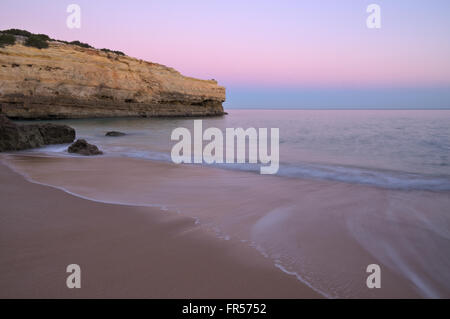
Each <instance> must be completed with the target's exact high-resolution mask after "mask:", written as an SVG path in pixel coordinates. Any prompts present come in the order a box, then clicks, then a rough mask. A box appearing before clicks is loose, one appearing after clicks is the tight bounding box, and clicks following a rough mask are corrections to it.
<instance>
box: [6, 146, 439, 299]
mask: <svg viewBox="0 0 450 319" xmlns="http://www.w3.org/2000/svg"><path fill="white" fill-rule="evenodd" d="M3 159H4V162H5V163H7V165H8V166H9V167H13V168H14V169H16V170H17V172H19V173H20V175H22V176H21V177H25V178H26V179H28V180H30V181H31V183H35V184H37V185H38V186H42V185H46V186H42V187H48V186H49V187H51V188H56V189H59V191H63V192H65V193H67V194H70V193H72V194H74V195H75V196H76V197H77V198H80V199H82V198H84V200H87V201H91V200H93V201H94V203H98V204H101V205H113V206H116V205H119V206H121V207H124V208H129V207H130V206H131V208H133V209H136V210H147V209H150V210H153V211H154V212H157V214H158V215H165V213H164V212H163V211H168V214H169V215H172V216H175V215H176V216H178V218H181V219H184V220H189V224H191V226H193V227H194V228H195V229H197V227H198V229H199V231H201V232H202V233H204V234H206V235H207V239H206V240H207V241H210V240H211V241H214V242H216V241H219V242H222V243H223V242H225V243H230V244H231V243H234V244H233V245H235V247H241V248H242V249H244V250H248V251H251V252H252V253H251V255H252V256H254V257H252V258H249V262H250V263H255V262H256V263H255V265H256V266H257V265H258V264H259V261H258V260H261V258H262V259H263V260H264V262H265V263H267V264H268V266H269V267H270V268H271V269H272V270H273V269H276V270H277V271H279V272H282V273H283V274H285V275H287V276H288V277H289V279H290V280H294V281H296V282H297V283H299V284H300V285H305V286H308V287H312V289H311V290H312V291H317V292H319V294H320V295H319V296H327V297H330V298H335V297H338V298H355V297H360V298H362V297H364V298H418V297H420V296H422V297H425V296H426V295H428V294H433V293H434V292H433V290H434V289H435V288H433V290H431V291H427V289H428V288H427V285H429V284H432V285H434V283H433V279H431V278H430V280H432V281H428V278H429V276H430V273H429V271H430V270H429V269H428V268H422V267H423V265H422V266H420V264H417V262H420V259H421V258H428V259H429V260H432V259H435V258H439V257H438V256H439V255H442V253H443V250H442V247H443V246H442V245H445V242H441V241H440V239H439V237H436V236H438V234H439V232H440V227H441V226H440V225H435V226H433V225H432V224H423V220H422V219H421V218H423V217H421V216H420V215H417V212H416V210H417V209H419V211H420V210H423V209H425V211H428V210H431V211H433V214H437V215H436V216H434V217H437V218H440V217H439V214H442V213H444V212H445V209H443V207H445V206H446V205H447V204H446V203H448V200H446V197H445V194H439V193H432V192H423V191H420V192H409V191H393V190H386V189H379V188H374V187H369V186H364V185H351V184H345V183H342V182H330V181H322V182H318V181H310V180H298V179H286V178H282V177H276V176H267V177H264V176H259V175H255V174H252V173H249V172H240V171H236V172H234V171H229V170H220V169H214V168H211V169H209V168H204V167H197V166H183V165H181V166H180V165H175V164H168V163H164V162H158V161H156V162H154V161H149V160H143V159H133V158H114V157H94V158H72V157H52V156H39V155H38V154H27V155H21V154H10V155H8V156H7V157H3ZM69 196H72V195H69ZM325 199H326V200H325ZM161 210H163V211H161ZM411 213H413V215H412V216H411ZM174 218H175V217H174ZM433 219H434V218H433ZM435 227H438V228H435ZM430 231H432V232H433V233H430ZM183 232H186V231H183ZM436 232H437V233H436ZM431 234H433V237H432V238H428V239H425V237H423V236H427V237H429V236H430V235H431ZM208 238H209V239H208ZM416 240H421V241H422V242H423V243H424V247H428V248H427V249H426V250H423V249H422V248H420V250H417V251H416V252H415V253H414V254H411V253H412V252H413V251H411V249H410V247H412V246H411V245H413V246H414V245H415V244H414V243H415V242H416ZM436 245H439V246H440V247H441V248H440V249H438V250H436V249H437V248H438V247H439V246H436ZM383 247H384V248H383ZM417 248H419V247H417ZM386 249H387V250H386ZM255 254H256V255H255ZM240 255H242V254H240ZM256 256H257V257H256ZM292 258H294V259H292ZM397 258H400V259H397ZM418 258H419V259H418ZM291 260H292V261H293V262H294V263H291V262H290V261H291ZM435 260H436V259H435ZM436 261H437V260H436ZM398 262H401V263H398ZM371 263H377V264H380V265H381V267H382V269H383V278H384V279H383V283H384V285H383V288H384V289H380V290H378V289H376V290H370V289H367V287H366V285H365V278H366V276H367V275H366V271H365V267H367V265H368V264H371ZM402 263H403V264H402ZM404 263H406V264H404ZM304 265H305V266H307V268H303V267H304ZM411 266H412V267H414V268H409V267H411ZM417 266H419V268H417ZM441 266H443V265H441ZM441 266H440V267H441ZM405 267H406V268H405ZM411 271H413V273H415V275H414V276H416V277H410V276H409V275H408V274H409V273H410V272H411ZM404 272H406V273H404ZM263 278H264V277H263ZM422 278H424V279H425V278H426V279H427V281H424V282H423V281H422V280H423V279H422ZM415 279H418V281H416V280H415ZM347 283H351V285H352V287H353V288H352V289H351V290H348V289H346V287H347ZM328 286H329V287H330V288H327V287H328ZM333 287H336V288H338V289H341V290H340V292H339V291H338V292H334V291H333V290H331V293H329V292H330V289H332V288H333ZM444 287H445V284H444ZM442 288H443V287H442V286H441V288H438V287H437V288H436V289H439V290H440V289H442ZM443 289H444V291H442V290H441V293H442V294H443V295H444V296H445V295H447V294H446V292H445V289H446V288H443ZM278 293H281V292H278ZM295 298H297V297H295Z"/></svg>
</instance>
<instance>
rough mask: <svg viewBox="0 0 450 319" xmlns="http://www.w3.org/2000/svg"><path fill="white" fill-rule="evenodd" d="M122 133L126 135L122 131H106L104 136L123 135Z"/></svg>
mask: <svg viewBox="0 0 450 319" xmlns="http://www.w3.org/2000/svg"><path fill="white" fill-rule="evenodd" d="M124 135H126V134H125V133H122V132H117V131H111V132H106V134H105V136H112V137H117V136H124Z"/></svg>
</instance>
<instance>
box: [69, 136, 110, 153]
mask: <svg viewBox="0 0 450 319" xmlns="http://www.w3.org/2000/svg"><path fill="white" fill-rule="evenodd" d="M67 151H68V152H69V153H77V154H80V155H86V156H88V155H102V154H103V152H102V151H100V150H99V149H98V147H97V146H95V145H92V144H89V143H88V142H86V140H83V139H80V140H77V141H76V142H75V143H73V144H72V145H70V146H69V148H68V149H67Z"/></svg>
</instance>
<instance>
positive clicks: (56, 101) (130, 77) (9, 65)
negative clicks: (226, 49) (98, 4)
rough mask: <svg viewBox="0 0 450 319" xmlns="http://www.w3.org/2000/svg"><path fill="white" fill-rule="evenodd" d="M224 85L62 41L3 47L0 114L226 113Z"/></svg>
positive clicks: (45, 116)
mask: <svg viewBox="0 0 450 319" xmlns="http://www.w3.org/2000/svg"><path fill="white" fill-rule="evenodd" d="M224 101H225V88H224V87H221V86H219V85H217V82H216V81H214V80H198V79H194V78H190V77H186V76H183V75H181V74H180V73H179V72H177V71H176V70H174V69H172V68H169V67H166V66H163V65H160V64H156V63H150V62H146V61H142V60H138V59H134V58H131V57H128V56H122V55H119V54H115V53H113V52H104V51H101V50H97V49H93V48H83V47H80V46H76V45H71V44H66V43H62V42H58V41H50V42H49V47H48V48H45V49H37V48H34V47H29V46H25V45H23V40H22V42H21V41H17V42H16V44H15V45H8V46H5V47H0V108H1V110H0V113H3V114H5V115H6V116H8V117H10V118H13V119H53V118H87V117H114V116H148V117H153V116H210V115H221V114H223V113H224V112H223V107H222V102H224Z"/></svg>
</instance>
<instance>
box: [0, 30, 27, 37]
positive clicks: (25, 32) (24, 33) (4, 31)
mask: <svg viewBox="0 0 450 319" xmlns="http://www.w3.org/2000/svg"><path fill="white" fill-rule="evenodd" d="M1 32H2V33H6V34H12V35H21V36H24V37H29V36H30V35H32V33H31V32H28V31H26V30H20V29H8V30H3V31H1Z"/></svg>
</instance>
